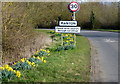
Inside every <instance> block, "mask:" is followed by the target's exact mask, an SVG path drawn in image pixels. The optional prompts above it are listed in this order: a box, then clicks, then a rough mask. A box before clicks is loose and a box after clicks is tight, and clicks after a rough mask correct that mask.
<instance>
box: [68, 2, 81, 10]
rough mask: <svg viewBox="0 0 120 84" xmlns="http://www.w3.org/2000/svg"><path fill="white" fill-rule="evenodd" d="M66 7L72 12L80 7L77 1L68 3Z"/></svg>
mask: <svg viewBox="0 0 120 84" xmlns="http://www.w3.org/2000/svg"><path fill="white" fill-rule="evenodd" d="M68 9H69V10H70V11H72V12H76V11H78V10H79V9H80V5H79V3H77V2H75V1H73V2H71V3H70V4H69V5H68Z"/></svg>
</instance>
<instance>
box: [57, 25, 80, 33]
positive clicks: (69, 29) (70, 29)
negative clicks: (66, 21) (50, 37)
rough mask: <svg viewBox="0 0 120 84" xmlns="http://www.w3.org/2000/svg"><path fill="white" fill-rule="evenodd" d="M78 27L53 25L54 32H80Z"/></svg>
mask: <svg viewBox="0 0 120 84" xmlns="http://www.w3.org/2000/svg"><path fill="white" fill-rule="evenodd" d="M80 29H81V28H80V27H60V26H56V27H55V32H58V33H80Z"/></svg>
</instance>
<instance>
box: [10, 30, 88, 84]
mask: <svg viewBox="0 0 120 84" xmlns="http://www.w3.org/2000/svg"><path fill="white" fill-rule="evenodd" d="M39 31H41V30H39ZM44 32H46V31H44ZM76 40H77V44H76V48H75V49H73V50H66V51H60V52H51V55H50V56H48V57H46V60H47V63H41V64H40V65H38V66H37V67H35V68H34V69H32V70H24V71H21V73H22V76H21V78H15V79H14V80H11V82H89V80H90V45H89V41H88V40H87V39H86V38H85V37H83V36H79V35H77V39H76Z"/></svg>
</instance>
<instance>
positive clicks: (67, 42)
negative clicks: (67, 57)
mask: <svg viewBox="0 0 120 84" xmlns="http://www.w3.org/2000/svg"><path fill="white" fill-rule="evenodd" d="M62 37H63V45H62V46H58V47H57V49H56V51H61V50H69V49H74V48H75V46H74V36H73V34H62Z"/></svg>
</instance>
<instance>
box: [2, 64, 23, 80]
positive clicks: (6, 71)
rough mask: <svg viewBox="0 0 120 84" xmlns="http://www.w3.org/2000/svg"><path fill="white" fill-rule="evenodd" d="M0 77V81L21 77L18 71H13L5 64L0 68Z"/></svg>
mask: <svg viewBox="0 0 120 84" xmlns="http://www.w3.org/2000/svg"><path fill="white" fill-rule="evenodd" d="M0 76H1V79H2V80H8V79H9V80H10V79H13V78H15V77H18V78H19V77H20V76H21V73H20V71H17V70H14V69H13V68H12V67H10V66H9V65H7V64H6V65H3V66H2V67H0Z"/></svg>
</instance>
